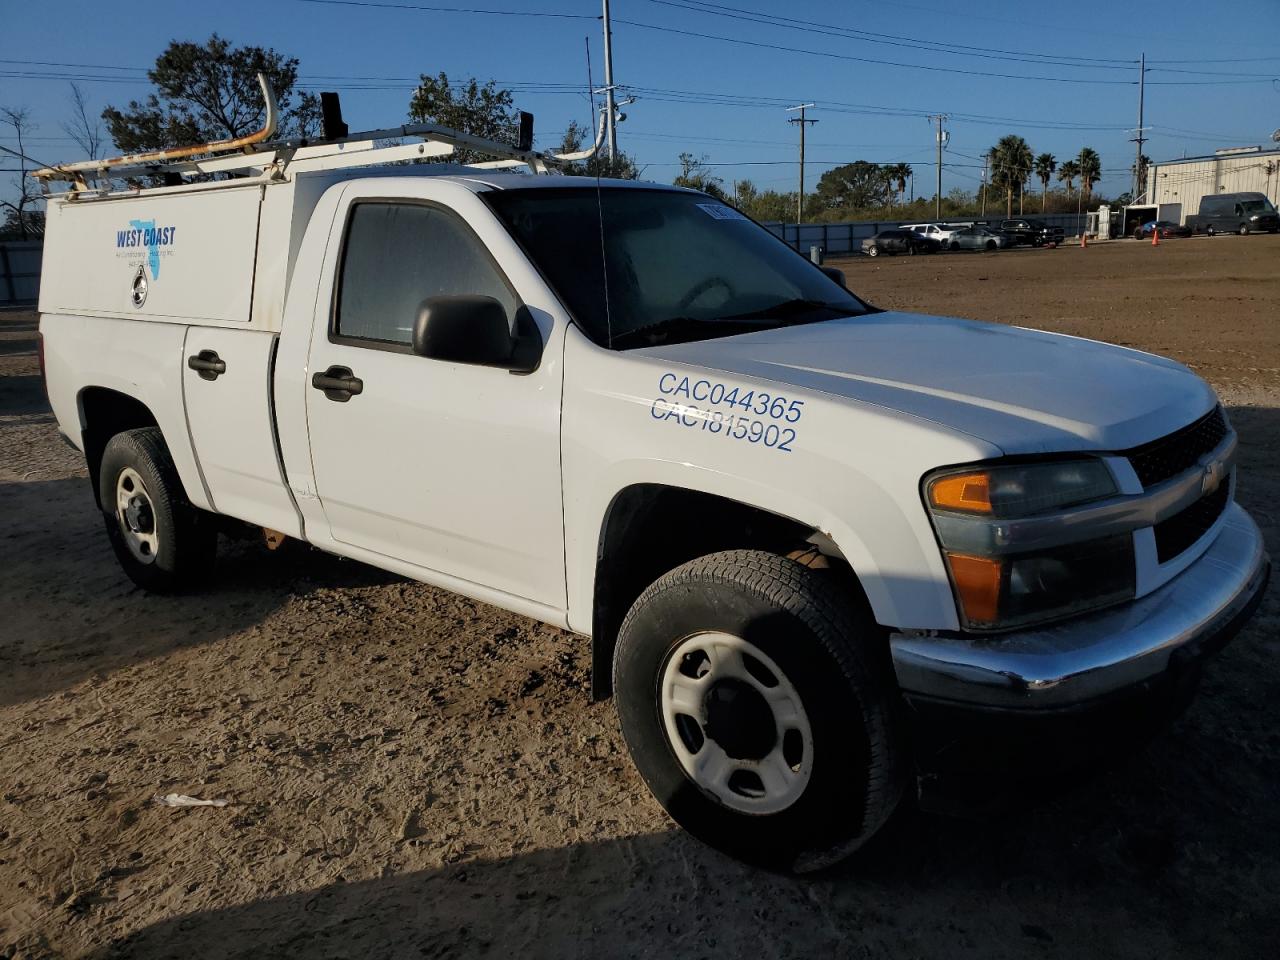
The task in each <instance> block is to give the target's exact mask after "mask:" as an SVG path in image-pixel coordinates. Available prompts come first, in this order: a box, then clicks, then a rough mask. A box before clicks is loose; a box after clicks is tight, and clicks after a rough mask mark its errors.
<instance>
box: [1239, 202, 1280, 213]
mask: <svg viewBox="0 0 1280 960" xmlns="http://www.w3.org/2000/svg"><path fill="white" fill-rule="evenodd" d="M1240 206H1242V207H1243V208H1244V212H1245V213H1275V212H1276V208H1275V207H1273V206H1272V205H1271V203H1270V202H1269V201H1267V200H1244V201H1242V202H1241V204H1240Z"/></svg>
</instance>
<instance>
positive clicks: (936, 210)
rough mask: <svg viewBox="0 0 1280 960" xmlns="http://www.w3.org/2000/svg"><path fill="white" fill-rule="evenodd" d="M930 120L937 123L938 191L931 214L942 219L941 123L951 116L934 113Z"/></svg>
mask: <svg viewBox="0 0 1280 960" xmlns="http://www.w3.org/2000/svg"><path fill="white" fill-rule="evenodd" d="M929 119H930V120H933V121H937V124H938V192H937V193H936V194H935V195H934V198H933V199H934V203H933V216H934V219H937V220H941V219H942V145H943V143H944V142H945V141H944V140H943V131H942V124H943V122H944V121H946V120H950V119H951V116H950V115H949V114H946V113H935V114H933V115H931V116H930V117H929Z"/></svg>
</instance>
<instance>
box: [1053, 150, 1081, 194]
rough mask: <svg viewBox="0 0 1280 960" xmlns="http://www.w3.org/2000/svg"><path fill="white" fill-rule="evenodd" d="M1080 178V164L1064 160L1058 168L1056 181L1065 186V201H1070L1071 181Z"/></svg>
mask: <svg viewBox="0 0 1280 960" xmlns="http://www.w3.org/2000/svg"><path fill="white" fill-rule="evenodd" d="M1078 176H1080V164H1078V163H1076V162H1075V161H1074V160H1065V161H1063V162H1062V164H1061V165H1060V166H1059V167H1058V180H1059V182H1061V183H1065V184H1066V185H1067V199H1068V200H1070V199H1071V186H1072V181H1073V180H1075V178H1076V177H1078Z"/></svg>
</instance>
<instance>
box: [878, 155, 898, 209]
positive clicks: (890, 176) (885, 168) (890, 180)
mask: <svg viewBox="0 0 1280 960" xmlns="http://www.w3.org/2000/svg"><path fill="white" fill-rule="evenodd" d="M880 182H881V183H882V184H884V199H885V203H887V204H888V205H889V209H890V210H892V209H893V198H894V195H895V193H896V192H897V186H898V181H897V178H896V177H895V176H894V170H893V166H892V164H884V165H882V166H881V167H880Z"/></svg>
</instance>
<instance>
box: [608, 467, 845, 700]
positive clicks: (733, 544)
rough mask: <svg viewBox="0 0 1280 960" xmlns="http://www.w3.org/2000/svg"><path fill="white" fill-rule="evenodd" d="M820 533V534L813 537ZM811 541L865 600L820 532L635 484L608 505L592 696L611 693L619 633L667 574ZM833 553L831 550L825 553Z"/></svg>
mask: <svg viewBox="0 0 1280 960" xmlns="http://www.w3.org/2000/svg"><path fill="white" fill-rule="evenodd" d="M815 535H817V536H815ZM813 541H818V542H820V543H825V544H827V545H829V546H824V547H823V553H825V555H826V556H827V557H828V558H829V559H828V560H826V561H824V565H829V566H830V567H831V568H832V570H831V572H832V573H833V574H835V575H837V576H847V577H848V578H849V579H850V580H851V581H852V583H853V588H854V590H855V591H856V595H858V596H862V595H863V594H862V588H861V586H860V585H859V584H858V583H857V578H856V577H855V576H854V574H853V571H852V569H851V568H850V567H849V566H848V564H847V563H845V561H844V559H843V558H841V557H839V556H838V555H837V556H835V557H831V553H834V544H831V542H830V540H829V539H828V538H826V537H823V536H822V535H821V534H820V533H819V531H816V530H815V529H814V528H813V527H810V526H807V525H806V524H803V523H799V522H797V521H795V520H792V519H789V518H787V517H783V516H780V515H778V514H776V513H770V512H769V511H767V510H761V509H759V508H756V507H752V506H748V505H746V504H743V503H739V502H737V501H735V500H729V499H726V498H724V497H719V496H716V495H714V494H709V493H701V492H699V491H696V490H685V489H682V488H679V487H668V486H664V485H662V484H636V485H634V486H630V487H627V488H626V489H624V490H622V491H620V492H619V493H618V494H617V495H616V496H615V497H614V498H613V502H612V503H611V504H610V505H609V509H608V511H607V513H606V515H605V521H604V524H603V526H602V527H601V530H600V542H599V545H598V547H597V554H596V577H595V590H594V594H593V604H592V617H591V622H592V629H591V697H592V699H593V700H605V699H608V698H609V697H610V696H611V695H612V693H613V651H614V646H615V645H616V643H617V638H618V630H619V628H620V627H621V626H622V621H623V619H624V618H625V617H626V615H627V611H628V610H630V609H631V605H632V604H633V603H634V602H635V600H636V598H637V597H638V596H640V594H641V593H643V592H644V590H645V588H646V587H648V586H649V584H651V583H653V581H655V580H657V579H658V578H659V577H660V576H662V575H663V574H664V573H666V572H668V571H669V570H673V569H675V568H676V567H678V566H680V565H681V564H682V563H687V562H688V561H690V560H693V559H694V558H695V557H701V556H705V555H706V554H708V553H716V552H718V551H721V550H741V549H752V550H768V551H770V552H773V553H780V554H784V555H785V554H789V553H792V552H794V551H797V550H804V549H805V548H806V545H808V546H809V547H810V548H811V550H812V555H813V557H814V558H817V557H818V553H819V550H818V548H817V547H816V546H813ZM828 551H829V552H828Z"/></svg>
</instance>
